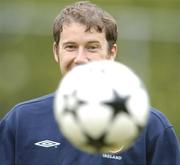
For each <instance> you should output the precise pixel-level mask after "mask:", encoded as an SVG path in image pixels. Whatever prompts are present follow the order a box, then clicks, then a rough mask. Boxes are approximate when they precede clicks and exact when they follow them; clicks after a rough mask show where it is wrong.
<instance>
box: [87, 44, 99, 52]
mask: <svg viewBox="0 0 180 165" xmlns="http://www.w3.org/2000/svg"><path fill="white" fill-rule="evenodd" d="M99 47H100V46H99V45H97V44H92V45H88V46H87V49H88V50H89V51H91V52H95V51H97V50H98V49H99Z"/></svg>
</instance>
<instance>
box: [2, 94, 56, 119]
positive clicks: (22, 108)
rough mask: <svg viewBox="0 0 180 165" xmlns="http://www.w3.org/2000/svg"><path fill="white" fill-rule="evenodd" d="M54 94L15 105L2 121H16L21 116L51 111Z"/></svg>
mask: <svg viewBox="0 0 180 165" xmlns="http://www.w3.org/2000/svg"><path fill="white" fill-rule="evenodd" d="M53 98H54V93H51V94H48V95H45V96H41V97H37V98H35V99H31V100H27V101H24V102H21V103H18V104H17V105H15V106H14V107H13V108H12V109H11V110H10V111H9V112H8V113H7V114H6V115H5V116H4V118H3V119H2V120H6V121H8V120H11V118H13V119H16V118H18V117H19V116H22V115H26V116H27V115H29V114H30V113H38V112H40V111H41V112H42V111H43V112H46V111H47V110H51V109H52V105H53Z"/></svg>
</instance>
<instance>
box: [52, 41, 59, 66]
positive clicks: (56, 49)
mask: <svg viewBox="0 0 180 165" xmlns="http://www.w3.org/2000/svg"><path fill="white" fill-rule="evenodd" d="M53 55H54V60H55V61H56V62H57V63H58V62H59V46H58V45H57V44H56V42H54V43H53Z"/></svg>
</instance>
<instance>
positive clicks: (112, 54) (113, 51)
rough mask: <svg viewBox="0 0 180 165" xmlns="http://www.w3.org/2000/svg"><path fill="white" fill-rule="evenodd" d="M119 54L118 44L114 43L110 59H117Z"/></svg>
mask: <svg viewBox="0 0 180 165" xmlns="http://www.w3.org/2000/svg"><path fill="white" fill-rule="evenodd" d="M116 56H117V44H114V45H113V46H112V48H111V50H110V59H111V60H115V58H116Z"/></svg>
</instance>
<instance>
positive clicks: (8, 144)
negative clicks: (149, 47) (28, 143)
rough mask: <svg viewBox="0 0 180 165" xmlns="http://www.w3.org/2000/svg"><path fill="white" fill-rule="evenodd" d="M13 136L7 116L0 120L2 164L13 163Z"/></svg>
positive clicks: (0, 156) (8, 164) (9, 164)
mask: <svg viewBox="0 0 180 165" xmlns="http://www.w3.org/2000/svg"><path fill="white" fill-rule="evenodd" d="M14 151H15V150H14V136H13V132H12V131H11V129H10V126H9V122H8V120H7V118H4V119H2V120H1V121H0V162H1V164H2V165H14V164H15V161H14Z"/></svg>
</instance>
